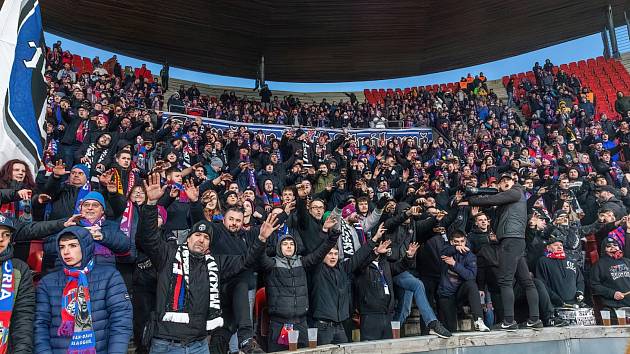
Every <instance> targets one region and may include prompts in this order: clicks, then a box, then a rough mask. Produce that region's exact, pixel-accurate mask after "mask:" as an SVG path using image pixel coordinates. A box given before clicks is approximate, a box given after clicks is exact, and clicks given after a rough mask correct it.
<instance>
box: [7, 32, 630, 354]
mask: <svg viewBox="0 0 630 354" xmlns="http://www.w3.org/2000/svg"><path fill="white" fill-rule="evenodd" d="M68 55H70V58H71V54H70V53H68V52H64V51H63V50H62V48H61V44H60V43H57V44H56V45H55V46H53V48H52V49H51V50H50V51H49V53H48V55H47V57H48V66H47V71H46V78H47V80H48V83H49V85H50V99H49V101H48V113H47V118H46V119H47V126H46V133H47V135H46V153H45V156H44V161H43V162H44V163H43V168H41V169H40V170H39V171H36V170H34V166H29V165H28V164H27V163H25V162H23V161H19V160H12V161H9V162H7V163H6V164H5V165H4V166H3V167H2V168H1V169H0V202H1V203H2V205H1V209H0V211H1V212H2V215H3V216H1V217H0V259H1V260H2V262H3V263H2V270H3V277H2V287H1V289H2V295H1V296H0V308H1V309H2V311H0V326H2V327H3V328H2V330H3V331H7V332H4V333H9V340H8V342H7V343H8V344H6V345H8V348H9V349H8V350H9V351H8V352H11V353H31V352H33V351H35V352H41V353H65V352H80V353H126V351H127V348H128V345H129V343H130V340H131V338H133V343H134V345H135V346H136V352H138V353H147V352H149V351H151V352H155V353H158V352H159V353H166V352H168V353H180V352H184V351H185V352H188V353H208V352H209V351H211V352H213V353H214V352H226V351H230V352H238V351H239V350H240V351H242V352H244V353H263V350H264V351H266V352H274V351H280V350H285V349H286V348H287V345H288V333H289V332H290V331H291V330H298V331H299V340H298V342H299V346H301V347H304V346H306V345H307V333H308V330H307V329H308V328H314V327H316V328H318V338H317V342H318V344H329V343H344V342H348V341H351V340H353V331H354V330H355V329H359V330H360V340H378V339H387V338H392V336H393V331H392V321H394V323H395V322H398V323H399V324H404V323H405V322H406V321H407V319H408V317H409V315H410V313H411V308H412V304H413V303H415V305H416V306H417V308H418V310H419V314H420V317H421V321H420V326H421V333H422V334H423V335H427V334H433V335H437V336H439V337H441V338H447V337H450V336H451V333H452V332H454V331H457V330H458V329H459V330H461V329H462V328H463V327H462V325H461V324H458V319H459V320H462V319H466V318H469V319H471V321H470V323H471V324H472V325H471V328H472V329H473V330H477V331H489V330H490V328H496V329H499V330H516V329H518V328H526V329H534V330H538V329H541V328H542V327H543V326H565V325H567V324H568V323H567V321H565V320H564V319H562V318H560V317H558V316H557V314H556V312H555V310H556V309H558V308H567V309H574V308H576V307H578V308H579V307H592V306H594V307H596V308H601V307H608V308H612V309H616V308H621V307H625V306H630V297H628V295H629V294H630V270H629V268H628V267H630V259H628V258H627V257H630V246H628V245H627V244H626V241H625V235H626V233H627V231H628V227H630V218H629V217H627V216H626V214H627V213H628V212H627V209H626V208H627V207H628V206H630V196H629V195H628V188H629V185H628V182H629V181H630V174H629V173H628V169H629V168H630V165H628V164H627V163H626V161H627V159H629V158H630V147H629V146H628V142H629V141H630V127H629V122H630V118H629V117H630V115H628V112H627V111H625V112H619V113H620V116H619V117H609V118H606V117H601V119H594V118H593V116H594V114H591V113H590V111H589V109H588V108H589V107H586V106H584V105H582V102H576V100H578V101H581V100H582V99H583V98H584V96H581V94H580V93H581V92H583V91H582V88H581V87H580V86H579V83H578V84H575V83H574V82H573V83H572V82H571V80H569V82H566V81H563V80H562V79H561V78H560V77H559V76H560V73H559V74H558V75H556V76H554V77H552V79H548V73H549V72H550V70H548V68H547V65H545V66H544V67H542V68H540V69H539V70H538V69H537V72H540V75H541V82H540V83H536V84H533V85H532V88H531V90H530V91H528V92H529V93H528V95H530V97H531V99H532V100H538V99H541V100H543V102H546V103H545V104H544V105H542V106H541V108H540V110H536V111H540V112H537V113H536V114H535V116H532V118H531V119H529V118H525V117H521V116H519V115H518V114H517V113H516V111H515V110H514V109H513V108H511V107H510V105H511V104H512V102H506V103H503V102H501V101H500V100H499V99H498V98H497V96H496V94H495V93H494V92H492V91H491V90H488V89H487V86H486V83H485V78H483V75H480V76H478V77H476V78H471V79H468V78H462V83H461V85H460V88H459V89H458V90H456V91H455V92H450V91H447V92H441V91H438V92H432V91H425V90H422V91H416V90H412V91H411V92H409V93H408V94H405V95H400V94H396V95H395V96H393V97H389V96H388V97H387V99H385V100H384V102H383V103H380V104H375V105H370V104H368V103H366V102H363V103H362V102H358V101H357V99H356V97H354V98H353V97H349V99H348V101H346V102H341V101H340V102H331V103H327V102H326V101H322V102H320V103H317V104H316V103H310V104H309V103H301V102H299V100H297V99H294V98H292V97H290V96H289V97H285V98H284V99H283V100H279V99H278V98H276V97H273V96H272V93H271V91H269V88H268V87H264V86H263V88H262V90H261V98H262V101H258V100H253V99H247V98H242V97H236V96H235V95H231V94H228V93H226V94H224V95H222V96H221V97H219V98H218V99H207V98H205V97H203V96H202V95H200V94H199V91H198V90H197V89H196V88H195V87H191V88H189V89H188V90H184V89H181V90H180V92H178V93H177V94H175V95H174V96H173V97H171V98H170V99H169V102H168V104H169V106H171V105H172V107H171V110H172V111H175V110H176V109H178V107H179V108H181V109H184V111H183V112H186V113H190V114H193V113H194V112H195V109H197V107H198V108H199V110H204V111H206V112H207V113H208V116H210V117H215V118H220V119H226V120H230V121H234V122H258V123H274V124H285V125H288V126H292V125H296V126H308V125H310V126H318V127H321V126H327V127H328V126H333V127H368V126H373V127H384V126H392V125H398V126H405V127H407V126H423V127H427V126H428V127H433V128H434V129H435V132H436V134H434V139H433V141H431V142H421V143H417V140H416V139H414V138H413V137H409V138H392V139H390V140H384V139H381V140H379V141H376V142H374V141H371V140H370V139H361V138H356V137H354V136H353V135H352V134H349V133H346V132H345V130H344V132H343V133H341V132H340V133H339V134H337V135H336V136H334V137H330V136H328V135H327V134H317V135H311V134H308V133H307V132H306V131H305V130H304V129H306V130H308V129H307V128H304V129H302V128H297V127H287V129H286V131H285V132H284V134H283V135H282V137H281V138H280V139H272V138H270V137H266V136H265V135H264V133H262V132H254V131H248V130H247V129H246V128H245V127H241V128H239V129H234V130H232V129H228V130H225V131H222V130H217V129H214V128H213V127H211V126H209V125H205V124H203V122H202V119H201V117H200V115H197V117H194V116H195V114H193V117H188V118H186V119H183V118H181V117H183V116H175V117H172V116H168V117H169V118H168V119H164V117H165V116H164V115H163V114H161V113H159V112H158V111H159V110H160V109H161V105H162V94H163V90H162V88H161V86H160V84H159V83H158V82H157V81H156V82H154V83H151V84H149V83H148V82H145V80H144V79H143V78H142V77H139V78H136V77H135V76H134V75H133V74H132V73H131V72H127V73H125V71H124V70H122V69H121V67H120V65H119V64H118V63H117V62H116V61H115V59H114V60H108V62H107V66H108V67H111V73H110V72H109V71H108V70H105V69H104V66H103V65H102V64H101V63H99V62H98V61H95V62H94V63H93V64H94V72H93V73H82V74H81V75H80V76H77V75H76V73H74V72H73V71H72V68H71V65H69V59H68ZM480 77H481V78H480ZM548 81H551V83H549V84H548ZM464 82H465V84H464ZM576 85H577V86H576ZM509 93H510V86H509V85H508V94H509ZM350 96H351V95H350ZM620 99H622V98H620ZM513 100H514V96H513V95H510V101H513ZM587 100H588V98H587ZM563 102H567V103H564V105H563ZM620 102H621V101H620ZM179 103H183V104H179ZM563 107H565V108H566V109H565V108H563ZM571 107H572V108H571ZM576 107H577V108H576ZM584 116H586V117H587V118H588V119H584V118H583V117H584ZM40 242H41V243H43V261H42V263H41V264H40V265H37V264H36V263H34V262H33V259H32V258H33V257H29V252H33V251H34V250H37V245H38V244H40ZM31 256H32V254H31ZM26 262H28V265H27V264H26ZM29 266H30V267H31V268H33V269H32V270H29ZM33 274H34V276H35V277H33ZM34 283H37V286H35V285H34ZM525 302H526V303H527V305H526V306H520V304H524V303H525ZM515 304H516V305H515ZM132 305H133V306H132ZM254 305H256V306H254ZM464 305H465V306H466V310H465V311H464V310H463V308H464ZM254 307H255V308H254ZM519 323H520V325H519ZM31 328H34V330H32V329H31ZM209 335H210V336H209ZM208 336H209V337H208ZM208 338H209V339H208ZM6 348H7V347H6V346H5V344H4V342H3V343H2V344H0V352H7V351H6V350H7V349H6Z"/></svg>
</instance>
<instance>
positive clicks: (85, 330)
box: [57, 259, 96, 354]
mask: <svg viewBox="0 0 630 354" xmlns="http://www.w3.org/2000/svg"><path fill="white" fill-rule="evenodd" d="M93 267H94V259H91V260H90V261H89V262H88V264H87V265H86V266H85V267H84V268H83V269H75V268H67V267H65V268H64V269H63V272H64V274H65V275H66V286H65V287H64V289H63V296H62V298H61V325H60V326H59V328H58V329H57V335H58V336H60V337H70V336H72V339H71V340H70V346H69V347H68V353H72V354H95V353H96V335H95V334H94V328H93V327H92V304H91V301H90V288H89V282H88V277H87V275H88V273H89V272H91V271H92V268H93Z"/></svg>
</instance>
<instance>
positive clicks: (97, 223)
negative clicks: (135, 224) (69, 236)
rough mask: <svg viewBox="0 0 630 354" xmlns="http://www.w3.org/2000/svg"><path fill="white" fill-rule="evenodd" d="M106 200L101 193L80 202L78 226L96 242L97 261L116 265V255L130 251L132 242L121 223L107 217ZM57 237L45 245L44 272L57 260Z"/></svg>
mask: <svg viewBox="0 0 630 354" xmlns="http://www.w3.org/2000/svg"><path fill="white" fill-rule="evenodd" d="M105 205H106V204H105V199H104V198H103V195H102V194H101V193H99V192H89V193H88V194H87V195H86V196H85V197H83V198H82V199H81V200H80V203H79V212H80V216H81V217H80V220H79V223H78V225H79V226H82V227H84V228H86V229H87V230H88V231H89V232H90V234H91V235H92V238H93V239H94V241H95V251H94V256H95V260H96V262H97V263H99V264H110V265H114V264H115V262H116V258H115V255H116V254H124V253H125V252H127V251H129V245H130V240H129V237H127V235H125V234H124V233H123V232H122V231H121V230H120V223H118V222H116V221H112V220H108V219H106V217H105V210H106V206H105ZM55 241H56V239H55V236H54V235H53V236H50V237H48V238H47V239H46V242H45V243H44V270H49V269H51V268H53V267H54V264H55V263H54V262H55V259H56V258H57V248H56V245H55Z"/></svg>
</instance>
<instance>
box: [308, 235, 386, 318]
mask: <svg viewBox="0 0 630 354" xmlns="http://www.w3.org/2000/svg"><path fill="white" fill-rule="evenodd" d="M376 246H377V244H376V242H373V241H372V240H370V241H369V242H368V243H367V244H365V245H363V246H362V247H361V248H360V249H359V250H358V251H357V253H356V254H355V255H354V256H353V257H350V258H346V259H345V260H344V261H343V262H341V261H338V262H337V264H336V265H335V266H334V267H329V266H328V265H326V264H325V263H323V262H322V263H320V264H318V265H316V266H315V267H314V268H313V271H312V272H311V273H310V274H312V276H311V284H312V288H311V291H310V297H309V301H310V304H311V312H312V314H313V318H314V319H315V320H320V321H332V322H343V321H345V320H347V319H348V318H349V317H350V311H351V309H350V303H351V296H352V273H353V272H355V271H357V270H359V269H361V268H365V267H367V266H368V265H369V264H370V263H371V262H372V261H373V260H374V259H375V258H376V254H375V253H374V252H373V249H374V247H376Z"/></svg>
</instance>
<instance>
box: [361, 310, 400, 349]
mask: <svg viewBox="0 0 630 354" xmlns="http://www.w3.org/2000/svg"><path fill="white" fill-rule="evenodd" d="M391 321H392V315H391V314H389V313H382V314H381V313H378V314H370V315H361V341H362V342H364V341H366V340H381V339H392V336H393V335H392V322H391Z"/></svg>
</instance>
